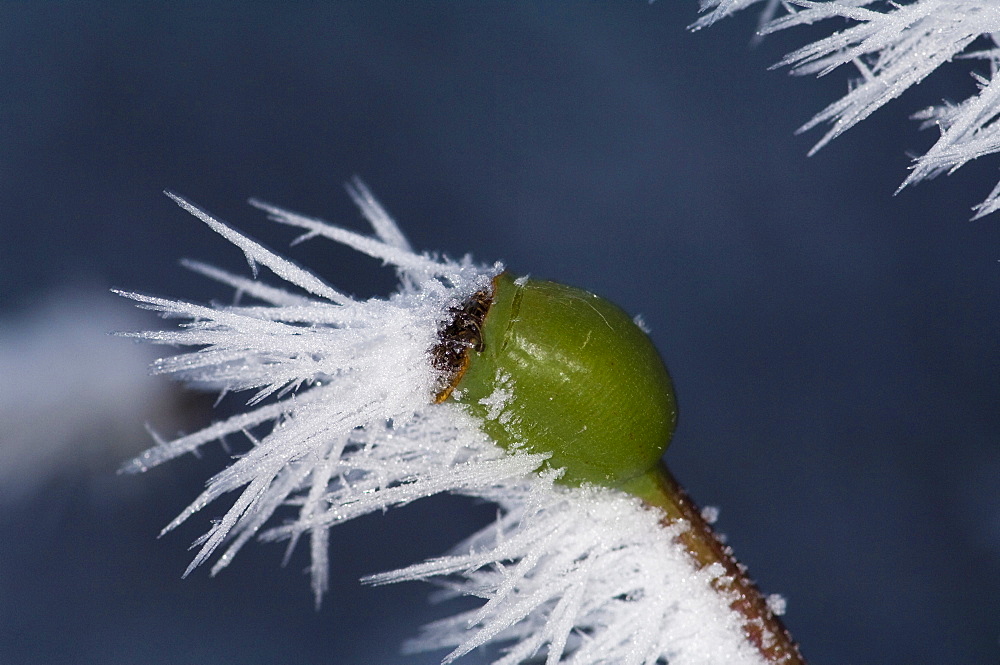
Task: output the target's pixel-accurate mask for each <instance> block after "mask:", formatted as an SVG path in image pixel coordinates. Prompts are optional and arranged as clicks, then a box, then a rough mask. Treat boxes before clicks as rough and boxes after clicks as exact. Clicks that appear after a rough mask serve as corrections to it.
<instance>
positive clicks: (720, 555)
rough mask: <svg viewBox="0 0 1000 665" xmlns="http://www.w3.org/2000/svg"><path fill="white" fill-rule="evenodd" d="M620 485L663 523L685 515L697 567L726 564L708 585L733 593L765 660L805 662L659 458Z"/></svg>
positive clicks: (686, 539)
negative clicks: (654, 465)
mask: <svg viewBox="0 0 1000 665" xmlns="http://www.w3.org/2000/svg"><path fill="white" fill-rule="evenodd" d="M623 489H626V490H627V491H629V492H631V493H632V494H635V495H637V496H639V497H641V498H642V499H643V500H644V501H645V502H646V503H647V504H649V505H652V506H656V507H657V508H660V509H661V510H662V511H663V512H664V517H663V523H664V524H675V523H677V522H680V521H684V522H687V523H688V524H689V525H690V528H688V529H687V530H685V531H684V532H683V533H681V534H680V535H679V536H678V537H677V539H678V540H679V541H680V542H681V544H682V545H684V547H685V548H686V549H687V551H688V552H689V553H690V554H691V556H692V558H694V560H695V561H696V562H697V564H698V566H699V567H701V568H703V567H705V566H708V565H711V564H714V563H718V564H721V565H722V566H723V567H724V568H725V571H726V573H725V574H724V575H721V576H719V577H716V578H715V579H714V580H713V581H712V586H713V587H714V588H715V589H716V590H717V591H718V592H719V593H720V594H723V595H724V596H725V597H726V598H731V599H732V601H731V602H730V604H729V607H730V608H732V609H733V610H734V611H735V612H738V613H739V614H740V615H742V616H743V618H744V621H743V631H744V633H745V634H746V638H747V640H749V641H750V642H751V643H752V644H753V645H754V646H755V647H757V650H758V651H760V653H761V654H762V655H763V656H764V659H765V660H766V661H767V662H768V663H774V664H775V665H779V664H780V665H805V663H806V661H805V660H804V659H803V658H802V654H801V653H799V647H798V645H797V644H795V641H794V640H793V639H792V636H791V634H790V633H789V632H788V629H787V628H785V626H784V624H783V623H782V622H781V619H779V618H778V617H777V616H775V614H774V612H772V611H771V610H770V609H769V608H768V606H767V601H766V600H765V599H764V597H763V596H762V595H761V593H760V590H759V589H758V588H757V585H755V584H754V583H753V581H752V580H751V579H750V578H749V577H748V576H747V572H746V566H743V565H742V564H741V563H739V562H738V561H737V560H736V559H735V558H734V557H733V550H732V548H731V547H729V546H727V545H725V544H724V543H723V542H722V541H721V540H720V539H719V537H718V536H717V535H715V532H714V531H712V527H711V526H709V524H708V522H706V521H705V518H704V517H702V515H701V510H699V509H698V506H697V505H695V503H694V501H692V500H691V498H690V497H689V496H688V495H687V492H685V491H684V489H683V488H682V487H681V486H680V485H679V484H678V483H677V481H676V480H675V479H674V477H673V476H672V475H671V474H670V471H669V470H668V469H667V467H666V466H665V465H664V464H662V463H660V464H659V465H658V467H657V468H656V469H655V470H654V471H651V472H650V473H647V474H646V475H645V476H641V477H640V478H637V479H635V480H633V481H631V482H630V483H629V485H628V486H627V487H625V488H623Z"/></svg>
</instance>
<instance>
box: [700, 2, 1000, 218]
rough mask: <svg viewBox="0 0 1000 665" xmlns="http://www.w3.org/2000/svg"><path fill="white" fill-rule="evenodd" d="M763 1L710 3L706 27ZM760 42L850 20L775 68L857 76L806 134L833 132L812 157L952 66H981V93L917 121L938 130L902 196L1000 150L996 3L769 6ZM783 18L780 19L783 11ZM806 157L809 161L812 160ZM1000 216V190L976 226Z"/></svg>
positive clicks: (999, 5)
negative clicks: (848, 70) (846, 69)
mask: <svg viewBox="0 0 1000 665" xmlns="http://www.w3.org/2000/svg"><path fill="white" fill-rule="evenodd" d="M764 1H765V0H704V1H703V2H702V5H701V7H702V11H704V12H706V13H705V15H704V16H703V17H701V19H700V20H699V21H698V22H696V23H695V24H694V26H693V27H695V28H700V27H704V26H707V25H710V24H712V23H714V22H715V21H717V20H719V19H721V18H723V17H725V16H728V15H730V14H732V13H733V12H736V11H738V10H740V9H744V8H746V7H748V6H750V5H753V4H756V3H759V2H764ZM766 2H767V4H766V5H765V9H764V11H763V14H762V25H761V28H760V33H761V34H768V33H773V32H776V31H779V30H784V29H786V28H790V27H794V26H800V25H811V24H813V23H817V22H819V21H823V20H826V19H831V18H833V19H846V20H847V21H849V27H847V28H846V29H843V30H839V31H837V32H834V33H833V34H832V35H830V36H828V37H825V38H823V39H820V40H818V41H816V42H814V43H812V44H809V45H807V46H805V47H802V48H800V49H798V50H796V51H793V52H792V53H790V54H788V55H787V56H786V57H785V58H784V59H783V60H782V61H781V62H780V63H778V65H779V66H788V67H791V71H792V73H794V74H816V75H818V76H823V75H825V74H827V73H829V72H831V71H833V70H834V69H837V68H838V67H840V66H841V65H852V66H853V67H854V68H855V69H856V70H857V72H858V74H859V76H858V77H857V78H855V79H854V80H853V81H852V82H851V86H850V88H849V90H848V92H847V94H846V95H844V96H843V97H842V98H841V99H839V100H837V101H836V102H834V103H832V104H830V105H829V106H827V107H826V108H825V109H823V110H822V111H820V112H819V113H818V114H816V115H815V116H814V117H813V118H812V119H811V120H810V121H809V122H807V123H806V124H805V125H803V126H802V127H801V129H800V131H807V130H809V129H812V128H814V127H817V126H819V125H823V124H829V125H830V128H829V129H828V130H827V132H826V134H824V135H823V137H822V138H821V139H820V140H819V141H818V142H817V143H816V145H815V146H814V147H813V149H812V151H811V153H812V152H815V151H817V150H819V149H820V148H822V147H823V146H824V145H826V144H827V143H828V142H829V141H830V140H832V139H833V138H835V137H837V136H839V135H840V134H842V133H843V132H845V131H847V130H848V129H850V128H851V127H853V126H854V125H856V124H858V123H859V122H861V121H862V120H864V119H865V118H867V117H868V116H869V115H871V114H872V113H874V112H875V111H876V110H878V109H879V108H881V107H882V106H883V105H885V104H886V103H888V102H889V101H891V100H893V99H895V98H897V97H899V96H900V95H902V94H903V93H904V92H905V91H906V90H907V89H909V88H910V86H913V85H916V84H917V83H920V82H921V81H922V80H923V79H924V78H925V77H927V76H928V75H929V74H931V72H933V71H934V70H935V69H937V68H938V67H940V66H941V65H943V64H945V63H947V62H951V61H952V60H955V59H959V58H961V59H966V60H973V61H980V62H984V63H985V64H986V67H987V73H985V74H984V73H977V72H974V73H973V74H972V76H973V78H974V80H975V84H976V92H975V93H974V94H973V95H971V96H969V97H968V98H966V99H965V100H964V101H961V102H959V103H951V102H947V101H945V102H942V103H941V104H939V105H937V106H932V107H930V108H927V109H924V110H922V111H919V112H918V113H916V114H915V115H914V116H913V117H914V119H917V120H921V121H923V122H922V125H921V127H923V128H930V127H937V128H938V130H939V132H940V136H939V137H938V140H937V142H935V144H934V145H933V146H932V147H931V148H930V149H929V150H928V151H927V152H926V153H924V154H923V155H920V156H917V157H916V158H915V159H914V164H913V166H912V169H911V173H910V175H909V176H908V177H907V178H906V179H905V180H904V181H903V183H902V184H901V185H900V189H902V188H904V187H906V186H907V185H911V184H914V183H917V182H920V181H921V180H926V179H929V178H933V177H935V176H937V175H940V174H942V173H950V172H953V171H954V170H956V169H958V168H959V167H961V166H963V165H964V164H966V163H968V162H969V161H971V160H973V159H976V158H978V157H982V156H984V155H988V154H993V153H996V152H998V151H1000V138H998V136H1000V130H998V126H997V122H996V121H997V116H998V114H1000V78H998V77H997V70H998V64H1000V45H998V42H997V38H996V33H997V31H998V30H1000V2H998V1H997V0H916V1H915V2H910V3H907V4H902V3H895V2H884V0H825V1H818V2H814V1H811V0H785V1H783V2H781V3H778V2H776V0H766ZM779 9H783V10H784V13H782V14H781V15H778V10H779ZM811 153H810V154H811ZM998 208H1000V184H998V185H997V187H996V188H994V190H993V191H992V192H990V194H989V195H988V196H987V198H986V200H985V201H983V202H982V203H980V204H979V205H978V206H976V207H975V211H976V214H975V217H982V216H984V215H987V214H989V213H991V212H994V211H995V210H997V209H998Z"/></svg>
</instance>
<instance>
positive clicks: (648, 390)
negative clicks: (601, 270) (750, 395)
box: [433, 273, 677, 487]
mask: <svg viewBox="0 0 1000 665" xmlns="http://www.w3.org/2000/svg"><path fill="white" fill-rule="evenodd" d="M453 314H454V316H453V318H452V320H451V321H449V322H448V324H447V325H446V326H444V328H443V329H442V331H441V342H440V344H439V345H438V346H437V347H435V349H434V354H433V355H434V365H435V367H437V368H438V369H440V370H442V373H443V378H442V385H441V386H440V390H439V392H438V401H444V400H445V399H449V398H450V399H455V400H457V401H459V402H461V403H463V404H466V405H467V406H468V408H469V410H470V411H471V412H472V413H473V414H474V415H476V416H478V417H480V418H481V419H482V421H483V429H484V430H485V431H486V433H487V434H489V435H490V436H491V437H493V438H494V439H495V440H496V441H497V443H499V444H500V445H501V446H503V447H504V448H507V449H515V448H517V449H523V450H527V451H530V452H534V453H548V454H550V455H551V456H550V458H549V461H548V464H549V465H550V466H551V467H554V468H562V469H565V472H564V474H563V476H562V477H561V481H562V482H565V483H567V484H571V485H579V484H581V483H595V484H599V485H605V486H610V487H618V486H621V485H622V484H624V483H626V482H627V481H629V480H632V479H634V478H636V477H638V476H641V475H643V474H645V473H647V472H648V471H650V470H651V469H653V468H655V467H656V465H657V462H658V461H659V459H660V456H661V455H662V454H663V451H664V450H665V449H666V447H667V444H669V443H670V437H671V436H672V434H673V431H674V427H675V425H676V422H677V407H676V403H675V399H674V391H673V386H672V384H671V381H670V376H669V374H667V369H666V367H665V366H664V364H663V361H662V360H661V359H660V356H659V354H658V353H657V351H656V349H655V347H654V346H653V343H652V342H651V341H650V339H649V337H648V336H647V335H646V333H644V332H643V331H642V330H641V329H640V328H639V326H638V325H636V323H635V322H634V321H633V320H632V318H631V317H629V316H628V315H627V314H626V313H625V312H624V311H622V310H621V309H620V308H619V307H617V306H616V305H614V304H612V303H610V302H608V301H607V300H604V299H603V298H600V297H598V296H596V295H594V294H592V293H588V292H587V291H584V290H582V289H577V288H573V287H570V286H565V285H562V284H557V283H555V282H547V281H542V280H535V279H527V278H522V279H515V278H513V277H512V276H511V275H509V274H508V273H503V274H501V275H499V276H497V277H496V278H495V279H494V280H493V285H492V291H491V292H489V291H482V292H479V293H477V294H475V295H474V296H473V297H472V298H471V299H469V301H467V302H466V303H464V304H463V306H461V307H458V308H455V309H454V310H453Z"/></svg>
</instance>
